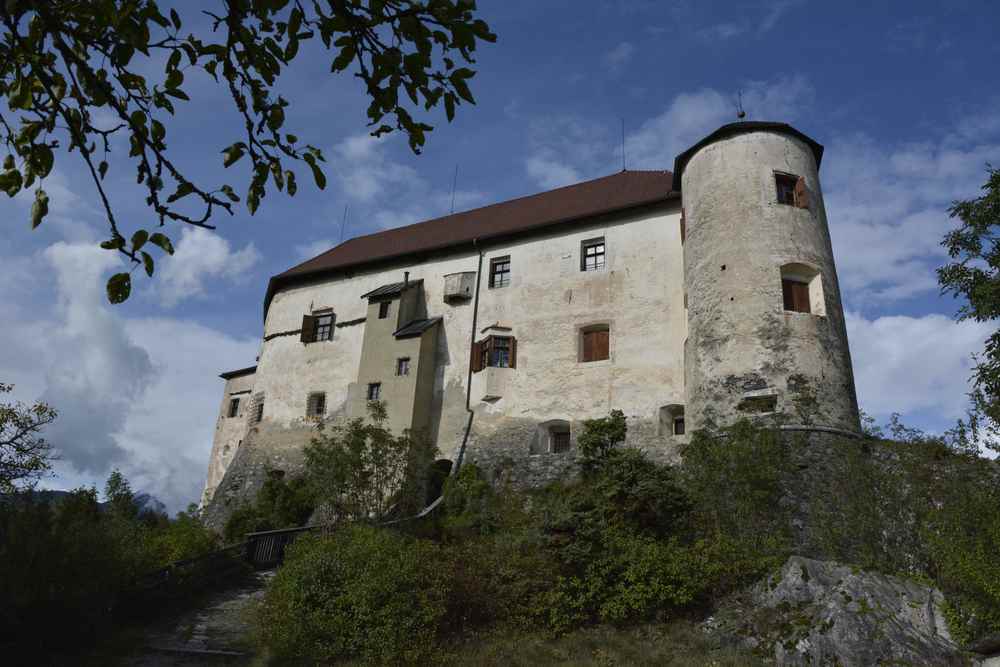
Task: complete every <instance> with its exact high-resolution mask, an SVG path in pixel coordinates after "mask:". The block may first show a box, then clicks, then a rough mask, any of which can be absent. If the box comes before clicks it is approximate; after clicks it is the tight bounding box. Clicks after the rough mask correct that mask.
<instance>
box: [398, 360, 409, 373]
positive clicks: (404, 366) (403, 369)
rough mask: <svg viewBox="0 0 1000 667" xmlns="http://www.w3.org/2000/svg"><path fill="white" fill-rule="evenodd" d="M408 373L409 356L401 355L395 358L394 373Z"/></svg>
mask: <svg viewBox="0 0 1000 667" xmlns="http://www.w3.org/2000/svg"><path fill="white" fill-rule="evenodd" d="M409 374H410V358H409V357H401V358H399V359H396V375H409Z"/></svg>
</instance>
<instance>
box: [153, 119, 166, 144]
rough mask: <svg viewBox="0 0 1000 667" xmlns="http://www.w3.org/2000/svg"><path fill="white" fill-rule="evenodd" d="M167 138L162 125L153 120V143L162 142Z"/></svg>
mask: <svg viewBox="0 0 1000 667" xmlns="http://www.w3.org/2000/svg"><path fill="white" fill-rule="evenodd" d="M165 136H167V130H166V128H165V127H163V123H161V122H160V121H158V120H156V119H155V118H154V119H153V141H163V138H164V137H165Z"/></svg>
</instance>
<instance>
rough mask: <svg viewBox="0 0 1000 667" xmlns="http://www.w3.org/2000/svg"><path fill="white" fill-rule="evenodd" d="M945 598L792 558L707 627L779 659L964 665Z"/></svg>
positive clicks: (850, 666) (846, 665)
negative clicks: (944, 609)
mask: <svg viewBox="0 0 1000 667" xmlns="http://www.w3.org/2000/svg"><path fill="white" fill-rule="evenodd" d="M943 602H944V597H943V596H942V594H941V592H940V591H938V590H936V589H933V588H930V587H928V586H925V585H923V584H920V583H917V582H915V581H910V580H907V579H901V578H899V577H893V576H889V575H884V574H877V573H873V572H865V571H860V570H857V569H855V568H852V567H849V566H845V565H840V564H838V563H833V562H829V561H818V560H813V559H810V558H803V557H801V556H792V557H791V558H789V559H788V561H787V562H786V563H785V564H784V566H782V568H781V570H780V571H779V572H778V573H776V574H774V575H772V576H771V577H769V578H768V579H766V580H764V581H761V582H759V583H758V584H756V585H755V586H753V587H752V588H751V589H750V590H749V591H748V592H746V594H744V595H743V596H738V597H737V598H734V599H733V600H731V601H729V602H728V603H727V604H726V605H724V606H723V608H722V609H720V611H719V613H718V614H717V615H716V618H715V619H713V623H712V624H711V627H710V628H707V629H709V630H710V631H712V632H715V633H721V634H723V635H728V636H729V638H730V639H736V640H737V641H739V643H742V644H743V645H745V646H748V647H753V648H755V649H756V651H757V652H760V653H763V654H765V655H770V656H772V657H773V658H774V660H775V662H776V664H778V665H842V666H843V667H855V666H857V667H860V666H863V665H889V664H891V665H967V664H969V662H970V661H969V659H968V658H967V657H966V655H965V654H964V653H963V652H962V651H961V649H960V648H959V647H958V646H957V645H956V644H955V643H954V642H953V641H952V639H951V637H950V635H949V633H948V629H947V627H946V625H945V620H944V617H943V615H942V613H941V605H942V603H943Z"/></svg>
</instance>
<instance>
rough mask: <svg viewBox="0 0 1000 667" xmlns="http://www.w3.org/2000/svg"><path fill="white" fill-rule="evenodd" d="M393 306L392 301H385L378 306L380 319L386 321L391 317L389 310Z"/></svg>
mask: <svg viewBox="0 0 1000 667" xmlns="http://www.w3.org/2000/svg"><path fill="white" fill-rule="evenodd" d="M391 306H392V302H391V301H383V302H382V303H380V304H379V305H378V318H379V319H380V320H384V319H385V318H387V317H389V308H390V307H391Z"/></svg>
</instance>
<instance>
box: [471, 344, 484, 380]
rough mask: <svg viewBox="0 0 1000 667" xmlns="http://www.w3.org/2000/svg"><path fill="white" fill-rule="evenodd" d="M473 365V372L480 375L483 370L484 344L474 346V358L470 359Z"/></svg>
mask: <svg viewBox="0 0 1000 667" xmlns="http://www.w3.org/2000/svg"><path fill="white" fill-rule="evenodd" d="M470 363H471V364H472V372H473V373H478V372H479V371H481V370H483V342H482V341H478V342H475V343H473V344H472V358H471V359H470Z"/></svg>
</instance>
